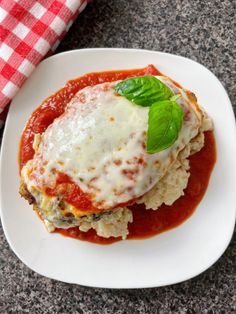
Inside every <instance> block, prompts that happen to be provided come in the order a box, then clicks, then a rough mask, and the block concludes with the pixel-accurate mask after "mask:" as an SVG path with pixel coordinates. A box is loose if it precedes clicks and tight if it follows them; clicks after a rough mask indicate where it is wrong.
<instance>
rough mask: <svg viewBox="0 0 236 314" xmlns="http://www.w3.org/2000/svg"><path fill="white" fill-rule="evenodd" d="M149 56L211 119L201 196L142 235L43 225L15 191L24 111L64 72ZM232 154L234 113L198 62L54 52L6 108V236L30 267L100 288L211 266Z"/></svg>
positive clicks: (231, 216)
mask: <svg viewBox="0 0 236 314" xmlns="http://www.w3.org/2000/svg"><path fill="white" fill-rule="evenodd" d="M151 63H153V64H154V65H155V66H156V67H157V68H158V69H159V70H160V71H161V72H163V73H165V74H166V75H168V76H170V77H171V78H173V79H174V80H176V81H177V82H179V83H180V84H181V85H183V86H184V87H186V88H188V89H190V90H192V91H193V92H194V93H196V95H197V97H198V100H199V103H200V104H202V106H203V107H204V108H205V109H206V110H207V112H208V113H209V114H210V116H211V117H212V118H213V120H214V124H215V136H216V145H217V162H216V165H215V168H214V170H213V173H212V176H211V180H210V183H209V186H208V189H207V192H206V195H205V197H204V199H203V200H202V202H201V203H200V205H199V206H198V208H197V209H196V211H195V213H194V214H193V215H192V216H191V217H190V218H189V219H188V220H187V221H186V222H185V223H183V224H182V225H180V226H179V227H177V228H175V229H172V230H170V231H168V232H165V233H162V234H160V235H157V236H155V237H153V238H150V239H146V240H132V241H121V242H117V243H114V244H112V245H107V246H103V245H96V244H92V243H88V242H82V241H79V240H74V239H71V238H66V237H63V236H61V235H59V234H49V233H47V231H46V229H45V227H44V225H43V224H42V222H41V221H40V219H39V218H38V217H37V215H36V214H35V212H34V211H33V210H32V206H29V205H28V204H27V202H26V201H25V200H24V199H21V198H20V195H19V193H18V188H19V174H18V160H17V157H18V145H19V141H20V137H21V133H22V130H23V128H24V125H25V124H26V122H27V120H28V118H29V116H30V114H31V113H32V111H33V110H34V109H35V108H36V107H38V106H39V105H40V104H41V102H42V101H43V100H44V99H45V98H46V97H47V96H49V95H51V94H52V93H54V92H55V91H56V90H58V89H59V88H61V87H62V86H63V85H64V84H65V83H66V81H67V80H69V79H72V78H75V77H78V76H80V75H82V74H85V73H88V72H94V71H104V70H114V69H129V68H130V69H132V68H141V67H144V66H146V65H148V64H151ZM235 156H236V132H235V120H234V116H233V110H232V107H231V104H230V101H229V98H228V96H227V94H226V92H225V90H224V88H223V86H222V85H221V83H220V82H219V81H218V79H217V78H216V77H215V76H214V75H213V74H212V73H211V72H210V71H209V70H207V69H206V68H205V67H204V66H202V65H200V64H198V63H196V62H194V61H191V60H189V59H186V58H183V57H179V56H175V55H171V54H166V53H160V52H154V51H145V50H130V49H86V50H74V51H69V52H66V53H62V54H58V55H55V56H53V57H50V58H48V59H46V60H45V61H43V62H42V63H41V64H40V65H39V66H38V67H37V69H36V70H35V71H34V73H33V75H32V76H31V77H30V78H29V79H28V81H27V82H26V83H25V84H24V86H23V87H22V88H21V90H20V91H19V93H18V94H17V96H16V97H15V99H14V100H13V102H12V105H11V108H10V112H9V114H8V119H7V123H6V127H5V133H4V138H3V143H2V156H1V217H2V223H3V228H4V231H5V235H6V238H7V240H8V242H9V244H10V246H11V248H12V249H13V251H14V252H15V254H16V255H17V256H18V257H19V258H20V259H21V260H22V261H23V262H24V263H25V264H26V265H27V266H28V267H30V268H31V269H33V270H34V271H36V272H38V273H39V274H42V275H44V276H47V277H50V278H53V279H57V280H61V281H64V282H69V283H77V284H81V285H86V286H96V287H106V288H141V287H154V286H162V285H168V284H174V283H177V282H181V281H183V280H186V279H189V278H192V277H194V276H196V275H198V274H200V273H201V272H203V271H204V270H206V269H207V268H208V267H210V266H211V265H212V264H213V263H214V262H215V261H216V260H217V259H218V258H219V257H220V256H221V255H222V253H223V252H224V250H225V249H226V247H227V245H228V244H229V241H230V239H231V236H232V232H233V228H234V222H235V207H236V193H235V186H236V158H235Z"/></svg>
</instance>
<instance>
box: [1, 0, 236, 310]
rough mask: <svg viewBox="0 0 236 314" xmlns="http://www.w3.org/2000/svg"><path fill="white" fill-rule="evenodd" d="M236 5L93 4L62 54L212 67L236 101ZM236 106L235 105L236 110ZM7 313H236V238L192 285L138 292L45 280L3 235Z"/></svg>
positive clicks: (98, 0)
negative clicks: (164, 57)
mask: <svg viewBox="0 0 236 314" xmlns="http://www.w3.org/2000/svg"><path fill="white" fill-rule="evenodd" d="M235 16H236V2H235V1H233V0H231V1H230V0H225V1H220V0H218V1H200V0H195V1H184V0H183V1H181V0H176V1H174V0H162V1H161V0H159V1H158V0H156V1H155V0H140V1H138V0H130V1H126V0H94V1H93V2H92V3H91V4H89V5H88V6H87V8H86V10H85V11H84V12H83V13H82V14H81V15H80V16H79V17H78V19H77V21H76V22H75V23H74V25H73V26H72V27H71V29H70V31H69V33H68V34H67V35H66V37H65V38H64V40H63V42H62V43H61V45H60V46H59V47H58V49H57V52H62V51H66V50H70V49H75V48H87V47H125V48H144V49H151V50H159V51H165V52H170V53H174V54H179V55H182V56H186V57H189V58H191V59H193V60H196V61H198V62H200V63H202V64H203V65H205V66H207V67H208V68H209V69H210V70H211V71H212V72H213V73H214V74H215V75H216V76H217V77H218V78H219V79H220V80H221V82H222V83H223V85H224V86H225V88H226V90H227V91H228V93H229V96H230V99H231V101H232V103H233V105H234V106H235V102H236V88H235V85H236V62H235V56H236V35H235V34H236V18H235ZM234 108H235V107H234ZM0 237H1V242H0V313H2V314H3V313H32V314H34V313H94V314H95V313H119V314H122V313H236V272H235V265H236V233H234V237H233V239H232V241H231V244H230V245H229V247H228V248H227V250H226V252H225V253H224V254H223V256H222V257H221V258H220V259H219V260H218V261H217V262H216V263H215V265H213V266H212V267H211V268H210V269H208V270H207V271H205V272H204V273H203V274H201V275H199V276H198V277H196V278H193V279H191V280H188V281H186V282H183V283H180V284H176V285H172V286H168V287H161V288H152V289H138V290H112V289H108V290H106V289H98V288H96V289H93V288H86V287H82V286H78V285H69V284H66V283H61V282H58V281H55V280H51V279H48V278H44V277H42V276H40V275H38V274H36V273H34V272H33V271H31V270H30V269H28V268H27V267H26V266H25V265H24V264H23V263H22V262H21V261H20V260H19V259H18V258H17V257H16V256H15V255H14V253H13V252H12V251H11V249H10V248H9V245H8V243H7V242H6V239H5V236H4V234H3V232H2V229H1V230H0Z"/></svg>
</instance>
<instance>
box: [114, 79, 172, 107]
mask: <svg viewBox="0 0 236 314" xmlns="http://www.w3.org/2000/svg"><path fill="white" fill-rule="evenodd" d="M115 91H116V92H117V93H118V94H120V95H122V96H124V97H125V98H127V99H128V100H130V101H132V102H134V103H135V104H136V105H139V106H143V107H148V106H151V105H152V104H153V103H156V102H157V101H160V100H167V99H169V98H170V97H171V96H173V93H172V91H171V90H170V89H169V88H168V87H167V86H166V85H165V84H163V83H162V82H161V81H160V80H158V79H157V78H156V77H154V76H148V75H147V76H137V77H131V78H129V79H126V80H123V81H121V82H119V83H118V84H117V85H116V86H115Z"/></svg>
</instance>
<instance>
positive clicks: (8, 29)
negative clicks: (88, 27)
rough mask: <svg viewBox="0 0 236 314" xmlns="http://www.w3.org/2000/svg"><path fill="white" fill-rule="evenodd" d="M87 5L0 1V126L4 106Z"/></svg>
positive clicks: (64, 0) (77, 0)
mask: <svg viewBox="0 0 236 314" xmlns="http://www.w3.org/2000/svg"><path fill="white" fill-rule="evenodd" d="M88 1H89V0H37V1H33V0H0V125H1V124H2V123H3V121H2V120H3V119H4V115H5V114H4V113H3V110H4V108H5V107H6V105H7V104H8V103H9V102H10V100H11V99H12V98H13V97H14V96H15V94H16V93H17V91H18V90H19V88H20V87H21V85H22V84H23V83H24V81H25V80H26V79H27V77H28V76H29V75H30V74H31V72H32V71H33V70H34V68H35V67H36V66H37V64H38V63H39V62H40V61H41V59H42V58H43V57H44V56H45V55H46V54H48V53H50V52H52V51H54V50H55V49H56V47H57V46H58V44H59V43H60V40H61V39H62V37H63V36H64V34H65V33H66V32H67V31H68V29H69V28H70V26H71V25H72V23H73V21H74V20H75V18H76V17H77V15H78V14H79V13H80V12H81V11H82V10H83V9H84V8H85V6H86V4H87V2H88Z"/></svg>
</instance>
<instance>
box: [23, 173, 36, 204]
mask: <svg viewBox="0 0 236 314" xmlns="http://www.w3.org/2000/svg"><path fill="white" fill-rule="evenodd" d="M19 193H20V195H21V196H22V197H24V198H25V199H26V200H27V201H28V202H29V204H30V205H31V204H35V198H34V197H33V195H32V194H31V193H30V192H29V191H28V189H27V187H26V184H25V183H24V181H23V179H22V178H21V180H20V188H19Z"/></svg>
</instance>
